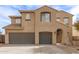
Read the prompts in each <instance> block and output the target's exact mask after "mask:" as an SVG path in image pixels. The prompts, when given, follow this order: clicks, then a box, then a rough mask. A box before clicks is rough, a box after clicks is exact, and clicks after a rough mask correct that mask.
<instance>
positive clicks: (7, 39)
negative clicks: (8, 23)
mask: <svg viewBox="0 0 79 59" xmlns="http://www.w3.org/2000/svg"><path fill="white" fill-rule="evenodd" d="M5 44H9V34H8V33H6V34H5Z"/></svg>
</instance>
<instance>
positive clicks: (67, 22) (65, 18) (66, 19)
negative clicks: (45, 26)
mask: <svg viewBox="0 0 79 59" xmlns="http://www.w3.org/2000/svg"><path fill="white" fill-rule="evenodd" d="M68 20H69V17H64V24H67V25H68V24H69V21H68ZM65 21H66V22H65Z"/></svg>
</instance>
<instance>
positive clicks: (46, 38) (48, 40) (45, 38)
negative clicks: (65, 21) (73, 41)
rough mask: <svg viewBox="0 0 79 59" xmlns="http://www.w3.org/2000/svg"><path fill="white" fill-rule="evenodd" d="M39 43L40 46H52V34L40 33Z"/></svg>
mask: <svg viewBox="0 0 79 59" xmlns="http://www.w3.org/2000/svg"><path fill="white" fill-rule="evenodd" d="M39 43H40V44H52V33H51V32H40V33H39Z"/></svg>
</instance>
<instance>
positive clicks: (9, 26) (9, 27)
mask: <svg viewBox="0 0 79 59" xmlns="http://www.w3.org/2000/svg"><path fill="white" fill-rule="evenodd" d="M3 28H5V29H23V28H22V27H21V25H19V24H10V25H7V26H5V27H3Z"/></svg>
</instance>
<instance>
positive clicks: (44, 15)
mask: <svg viewBox="0 0 79 59" xmlns="http://www.w3.org/2000/svg"><path fill="white" fill-rule="evenodd" d="M50 17H51V15H50V13H48V12H43V13H41V21H42V22H50Z"/></svg>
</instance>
